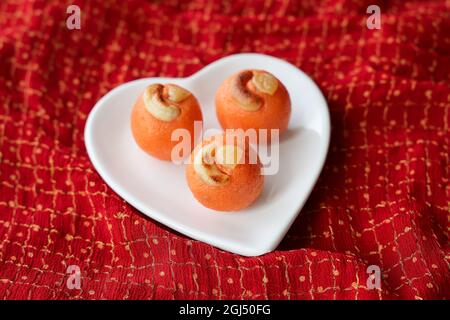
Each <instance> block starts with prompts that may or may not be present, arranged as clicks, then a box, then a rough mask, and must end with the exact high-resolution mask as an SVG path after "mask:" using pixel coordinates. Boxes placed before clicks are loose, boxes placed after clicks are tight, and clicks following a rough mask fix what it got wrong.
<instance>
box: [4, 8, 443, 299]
mask: <svg viewBox="0 0 450 320" xmlns="http://www.w3.org/2000/svg"><path fill="white" fill-rule="evenodd" d="M374 2H379V3H380V6H381V10H382V27H381V30H369V29H367V28H366V26H365V23H366V17H368V14H366V8H367V6H368V5H370V4H374ZM71 4H77V5H79V6H80V8H81V18H82V21H81V30H73V31H71V30H68V29H67V28H66V21H65V20H66V18H67V17H68V14H66V8H67V6H69V5H71ZM249 51H254V52H261V53H267V54H271V55H274V56H277V57H280V58H283V59H286V60H287V61H289V62H291V63H293V64H295V65H297V66H298V67H300V68H302V69H303V70H304V71H306V72H307V73H308V74H309V75H310V76H311V77H312V78H313V79H314V80H315V81H316V82H317V83H318V84H319V86H320V87H321V89H322V91H323V93H324V95H325V97H326V98H327V100H328V103H329V108H330V113H331V121H332V126H333V128H332V138H331V146H330V152H329V155H328V159H327V161H326V165H325V168H324V170H323V172H322V175H321V178H320V180H319V182H318V184H317V185H316V187H315V189H314V191H313V192H312V194H311V197H310V198H309V200H308V202H307V204H306V206H305V207H304V209H303V210H302V212H301V214H300V216H299V217H298V218H297V220H296V221H295V223H294V225H293V226H292V228H291V230H290V231H289V233H288V234H287V236H286V238H285V239H284V241H283V242H282V244H281V245H280V246H279V248H277V250H276V251H274V252H272V253H269V254H267V255H264V256H261V257H255V258H244V257H240V256H237V255H234V254H231V253H227V252H223V251H221V250H218V249H215V248H213V247H211V246H209V245H207V244H204V243H201V242H198V241H194V240H190V239H188V238H186V237H184V236H182V235H180V234H177V233H175V232H173V231H171V230H169V229H168V228H165V227H164V226H162V225H160V224H158V223H156V222H154V221H153V220H151V219H148V218H146V217H144V216H143V215H142V214H140V213H139V212H137V211H136V210H135V209H133V208H132V207H130V206H129V205H128V204H127V203H125V202H124V201H123V200H121V199H120V198H119V197H118V196H117V195H116V194H115V193H114V192H113V191H111V189H109V188H108V187H107V186H106V185H105V183H104V182H103V181H102V179H101V178H100V177H99V176H98V175H97V173H96V172H95V170H94V169H93V167H92V165H91V163H90V162H89V159H88V157H87V155H86V151H85V148H84V141H83V129H84V124H85V121H86V117H87V115H88V113H89V111H90V110H91V108H92V106H93V105H94V104H95V102H96V101H97V100H98V99H99V98H100V97H101V96H102V95H104V94H105V93H106V92H107V91H108V90H110V89H112V88H113V87H115V86H117V85H119V84H121V83H123V82H126V81H129V80H133V79H136V78H140V77H148V76H176V77H181V76H188V75H190V74H192V73H194V72H196V71H198V70H199V69H201V68H202V67H203V66H205V65H207V64H208V63H210V62H212V61H214V60H216V59H218V58H220V57H222V56H226V55H229V54H232V53H237V52H249ZM293 108H295V106H293ZM449 110H450V2H449V1H427V2H425V1H405V0H397V1H372V0H371V1H365V0H353V1H350V0H333V1H329V0H322V1H316V0H309V1H294V0H292V1H283V0H273V1H270V0H268V1H244V0H234V1H225V2H222V1H210V0H194V1H184V0H180V1H176V0H173V1H170V0H164V1H138V0H130V1H122V0H114V1H113V0H111V1H72V0H71V1H47V0H46V1H44V0H42V1H37V0H28V1H21V0H2V1H1V2H0V160H1V161H0V298H4V299H18V298H32V299H37V298H40V299H46V298H51V299H79V298H87V299H94V298H114V299H174V298H190V299H256V298H257V299H325V298H331V299H335V298H338V299H341V298H344V299H390V298H408V299H430V298H437V299H442V298H447V299H448V298H450V275H449V259H450V251H449V216H450V213H449V212H450V194H449V193H450V187H449V167H450V163H449V137H450V133H449V121H450V119H449ZM299 161H301V155H299ZM180 214H183V212H180ZM278 214H283V212H279V213H278ZM261 237H264V234H261ZM373 264H375V265H378V266H379V267H380V268H381V272H382V275H383V279H382V283H381V289H380V290H370V289H369V288H367V286H366V279H367V276H368V275H367V273H366V268H367V267H368V266H369V265H373ZM69 265H78V266H79V267H80V268H81V275H82V278H81V289H80V290H77V289H73V290H70V289H68V288H67V286H66V281H67V279H68V275H67V274H66V269H67V267H68V266H69Z"/></svg>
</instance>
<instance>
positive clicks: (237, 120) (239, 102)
mask: <svg viewBox="0 0 450 320" xmlns="http://www.w3.org/2000/svg"><path fill="white" fill-rule="evenodd" d="M216 113H217V117H218V119H219V122H220V124H221V126H222V127H223V128H224V129H244V130H247V129H256V130H258V129H267V135H268V136H267V138H268V140H270V137H271V136H270V130H271V129H278V130H279V134H280V135H281V134H282V133H283V132H284V131H285V130H286V129H287V127H288V123H289V118H290V115H291V100H290V97H289V93H288V92H287V90H286V87H285V86H284V85H283V83H281V81H280V80H278V79H277V78H276V77H275V76H274V75H272V74H271V73H269V72H267V71H264V70H243V71H240V72H238V73H236V74H234V75H232V76H231V77H229V78H227V79H226V80H225V81H224V82H223V83H222V84H221V86H220V87H219V89H218V90H217V93H216Z"/></svg>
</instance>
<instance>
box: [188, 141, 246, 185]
mask: <svg viewBox="0 0 450 320" xmlns="http://www.w3.org/2000/svg"><path fill="white" fill-rule="evenodd" d="M242 155H243V150H242V149H241V148H239V147H237V146H233V145H224V146H219V147H217V146H216V145H215V144H214V143H210V144H208V145H204V146H202V147H201V148H200V150H199V151H198V152H197V154H196V155H195V157H194V171H195V172H196V173H197V174H198V175H199V176H200V178H201V179H202V180H203V181H204V182H205V183H206V184H209V185H211V186H220V185H223V184H225V183H226V182H228V181H229V180H230V177H231V174H232V171H233V170H234V168H235V167H236V166H237V165H238V164H239V163H240V161H241V158H242Z"/></svg>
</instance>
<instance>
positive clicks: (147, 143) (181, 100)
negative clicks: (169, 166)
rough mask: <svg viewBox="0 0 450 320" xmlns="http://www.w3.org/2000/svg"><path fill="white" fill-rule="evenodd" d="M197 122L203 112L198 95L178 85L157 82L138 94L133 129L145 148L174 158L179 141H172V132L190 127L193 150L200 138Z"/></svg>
mask: <svg viewBox="0 0 450 320" xmlns="http://www.w3.org/2000/svg"><path fill="white" fill-rule="evenodd" d="M195 121H202V112H201V110H200V106H199V104H198V101H197V99H196V98H195V97H194V95H193V94H192V93H191V92H189V91H188V90H186V89H184V88H182V87H180V86H177V85H175V84H165V85H163V84H159V83H157V84H152V85H150V86H148V87H147V88H146V89H145V90H144V92H143V93H142V94H141V95H140V96H139V97H138V99H137V101H136V103H135V105H134V107H133V110H132V113H131V131H132V133H133V137H134V139H135V141H136V143H137V144H138V145H139V147H140V148H141V149H143V150H144V151H145V152H147V153H148V154H150V155H152V156H154V157H156V158H158V159H161V160H167V161H170V160H171V154H172V150H173V148H174V147H175V146H176V145H177V144H178V143H179V141H172V140H171V136H172V132H173V131H174V130H176V129H181V128H182V129H186V130H188V131H189V133H190V138H191V148H190V150H192V148H193V147H194V144H195V139H196V138H197V137H196V136H195V134H194V122H195ZM181 156H188V154H185V155H181Z"/></svg>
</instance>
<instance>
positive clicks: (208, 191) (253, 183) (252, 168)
mask: <svg viewBox="0 0 450 320" xmlns="http://www.w3.org/2000/svg"><path fill="white" fill-rule="evenodd" d="M189 160H190V161H189V164H188V165H187V167H186V178H187V182H188V186H189V188H190V190H191V192H192V194H193V195H194V197H195V198H196V199H197V200H198V201H199V202H200V203H201V204H203V205H204V206H205V207H207V208H210V209H214V210H219V211H237V210H240V209H244V208H246V207H248V206H250V205H251V204H252V203H253V202H254V201H255V200H256V199H257V198H258V196H259V195H260V194H261V192H262V190H263V185H264V176H262V175H261V162H260V160H259V158H258V155H257V153H256V152H255V151H254V150H253V149H252V148H251V147H250V145H249V143H248V142H246V141H243V140H240V139H239V137H237V136H235V135H232V134H226V135H225V134H220V135H215V136H212V137H210V138H207V139H205V140H204V141H202V142H201V143H200V144H198V145H197V146H196V147H195V149H194V151H193V152H192V154H191V156H190V158H189Z"/></svg>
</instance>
